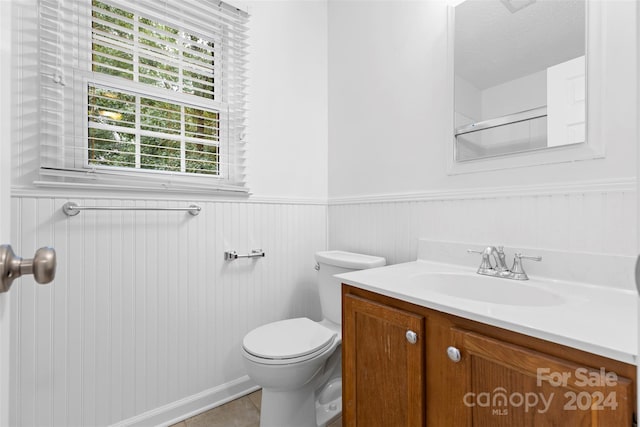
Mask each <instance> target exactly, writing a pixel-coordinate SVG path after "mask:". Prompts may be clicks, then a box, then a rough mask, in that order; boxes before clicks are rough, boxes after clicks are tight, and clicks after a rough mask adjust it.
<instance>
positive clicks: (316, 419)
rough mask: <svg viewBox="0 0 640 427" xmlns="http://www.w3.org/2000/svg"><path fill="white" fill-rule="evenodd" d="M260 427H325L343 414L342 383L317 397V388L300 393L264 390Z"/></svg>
mask: <svg viewBox="0 0 640 427" xmlns="http://www.w3.org/2000/svg"><path fill="white" fill-rule="evenodd" d="M261 408H262V409H261V413H260V427H325V426H326V425H327V424H329V423H330V422H331V421H333V420H334V419H336V418H338V417H339V416H340V414H341V413H342V380H341V379H340V378H336V379H334V380H331V381H330V382H329V383H328V384H327V385H326V386H325V387H324V388H323V389H322V391H321V392H320V393H319V394H318V395H317V396H316V393H315V392H314V384H313V383H309V384H306V385H305V386H304V387H302V388H299V389H297V390H286V391H279V390H269V389H265V388H263V389H262V405H261Z"/></svg>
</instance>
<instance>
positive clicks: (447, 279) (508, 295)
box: [410, 273, 567, 306]
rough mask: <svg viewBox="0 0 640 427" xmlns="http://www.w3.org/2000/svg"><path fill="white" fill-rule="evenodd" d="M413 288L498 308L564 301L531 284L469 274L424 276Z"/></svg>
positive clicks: (550, 304)
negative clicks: (494, 305) (495, 305)
mask: <svg viewBox="0 0 640 427" xmlns="http://www.w3.org/2000/svg"><path fill="white" fill-rule="evenodd" d="M410 280H411V284H412V285H413V286H419V287H420V288H422V289H424V290H428V291H433V292H437V293H440V294H444V295H448V296H452V297H456V298H463V299H466V300H473V301H482V302H488V303H492V304H500V305H516V306H553V305H560V304H564V303H566V302H567V300H566V299H565V298H564V297H562V296H560V295H558V294H555V293H553V292H551V291H548V290H546V289H542V288H539V287H536V286H535V283H536V282H535V281H534V280H528V281H518V280H510V279H502V278H498V277H490V276H482V275H479V274H470V273H423V274H418V275H416V276H413V277H412V278H411V279H410Z"/></svg>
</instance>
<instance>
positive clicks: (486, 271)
mask: <svg viewBox="0 0 640 427" xmlns="http://www.w3.org/2000/svg"><path fill="white" fill-rule="evenodd" d="M467 252H469V253H475V254H481V255H482V262H481V263H480V267H478V271H477V273H478V274H482V275H485V276H494V277H502V278H505V279H514V280H529V277H528V276H527V273H525V271H524V269H523V268H522V260H523V259H530V260H533V261H542V257H539V256H527V255H522V254H521V253H516V254H515V256H514V258H513V266H512V267H511V270H510V269H509V268H508V267H507V263H506V261H505V258H506V257H505V254H504V247H502V246H498V247H495V246H487V247H486V248H485V249H484V250H482V251H476V250H473V249H467ZM491 257H493V259H494V261H495V267H494V266H493V265H492V264H491Z"/></svg>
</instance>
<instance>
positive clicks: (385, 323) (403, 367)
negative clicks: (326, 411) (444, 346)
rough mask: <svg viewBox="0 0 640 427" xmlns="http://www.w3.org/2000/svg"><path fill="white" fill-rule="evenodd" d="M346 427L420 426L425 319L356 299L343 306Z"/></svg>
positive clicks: (344, 415)
mask: <svg viewBox="0 0 640 427" xmlns="http://www.w3.org/2000/svg"><path fill="white" fill-rule="evenodd" d="M343 307H344V320H343V328H344V334H343V341H342V346H343V347H342V348H343V362H342V363H343V385H344V386H343V396H342V408H343V419H344V421H345V425H348V426H362V427H387V426H398V427H400V426H406V427H419V426H423V425H424V420H425V416H424V415H425V411H424V402H425V363H424V362H425V361H424V354H425V335H424V329H425V326H424V317H423V316H421V315H418V314H414V313H410V312H407V311H403V310H398V309H396V308H393V307H389V306H386V305H382V304H379V303H376V302H373V301H369V300H366V299H363V298H360V297H357V296H353V295H349V294H345V295H344V300H343Z"/></svg>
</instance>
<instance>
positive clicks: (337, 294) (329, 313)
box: [316, 251, 386, 324]
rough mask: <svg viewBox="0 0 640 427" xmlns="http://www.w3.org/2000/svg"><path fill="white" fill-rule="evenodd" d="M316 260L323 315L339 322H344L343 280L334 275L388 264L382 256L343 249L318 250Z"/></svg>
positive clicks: (334, 321)
mask: <svg viewBox="0 0 640 427" xmlns="http://www.w3.org/2000/svg"><path fill="white" fill-rule="evenodd" d="M316 262H317V263H318V266H319V269H318V293H319V294H320V306H321V308H322V317H323V318H324V319H327V320H330V321H332V322H333V323H337V324H341V323H342V292H341V289H342V288H341V286H342V282H340V280H338V279H336V278H335V277H333V276H334V275H335V274H342V273H348V272H349V271H356V270H364V269H367V268H374V267H382V266H383V265H385V264H386V260H385V259H384V258H382V257H377V256H371V255H362V254H356V253H353V252H343V251H322V252H316Z"/></svg>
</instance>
